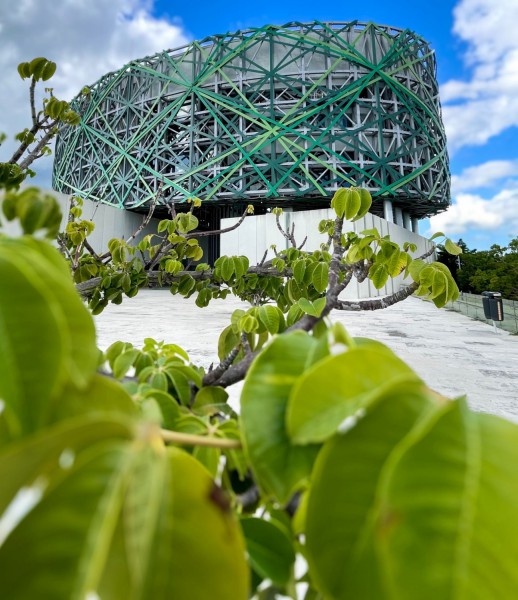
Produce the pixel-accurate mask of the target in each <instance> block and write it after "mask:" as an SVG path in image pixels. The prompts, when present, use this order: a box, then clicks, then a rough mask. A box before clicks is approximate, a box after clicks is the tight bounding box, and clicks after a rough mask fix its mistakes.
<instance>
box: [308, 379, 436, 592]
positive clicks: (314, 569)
mask: <svg viewBox="0 0 518 600" xmlns="http://www.w3.org/2000/svg"><path fill="white" fill-rule="evenodd" d="M429 405H430V401H429V399H428V398H427V396H426V395H425V394H423V391H422V387H421V386H420V385H416V384H412V383H407V384H401V385H399V386H398V387H395V388H394V389H393V390H392V391H391V392H389V393H387V394H386V395H385V396H384V398H383V399H378V402H377V403H376V404H374V405H373V406H372V407H371V410H370V411H369V412H368V413H367V415H366V416H365V417H364V418H363V419H361V420H360V421H359V422H358V423H357V424H356V426H355V427H353V428H352V429H351V430H349V431H348V432H347V433H345V434H339V435H336V436H334V437H333V438H331V439H330V440H329V441H328V442H327V443H326V444H325V445H324V447H323V448H322V451H321V452H320V454H319V456H318V459H317V461H316V463H315V468H314V471H313V475H312V486H311V489H310V493H309V498H308V501H307V507H306V540H307V553H306V556H307V559H308V563H309V566H310V572H311V575H312V578H313V580H314V581H315V583H316V584H317V586H318V587H319V589H320V590H321V591H322V592H323V593H324V596H325V597H326V598H333V599H342V598H343V599H345V598H347V599H348V598H365V599H367V598H372V599H376V600H377V599H378V598H383V596H381V595H380V593H381V592H380V588H381V582H380V574H379V571H378V569H377V565H376V562H375V557H374V555H373V548H372V542H373V540H372V535H373V534H372V518H373V513H374V511H375V507H376V499H377V488H378V483H379V477H380V474H381V472H382V469H383V467H384V465H385V463H386V461H387V459H388V457H389V456H390V453H391V452H392V450H393V449H394V447H395V446H396V445H397V444H398V442H399V441H400V440H401V438H403V437H404V436H405V435H406V434H407V433H408V431H409V430H410V429H411V428H412V426H413V425H414V423H415V421H416V419H417V418H418V417H419V415H420V414H421V413H422V412H423V411H425V409H426V408H427V407H429Z"/></svg>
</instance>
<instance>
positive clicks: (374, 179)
mask: <svg viewBox="0 0 518 600" xmlns="http://www.w3.org/2000/svg"><path fill="white" fill-rule="evenodd" d="M72 106H73V108H74V109H75V110H76V111H78V112H80V114H81V115H82V120H81V124H80V125H79V127H76V128H67V129H65V130H64V131H63V132H62V133H61V134H60V136H59V138H58V142H57V146H56V158H55V162H54V175H53V184H54V187H55V189H57V190H59V191H62V192H66V193H75V194H78V195H80V196H82V197H84V198H89V199H91V200H94V201H101V202H104V203H107V204H112V205H115V206H119V207H121V208H122V207H123V208H137V207H140V206H143V205H146V204H147V203H149V201H150V199H151V198H152V197H153V196H154V195H155V194H156V191H157V189H158V186H159V184H160V183H162V184H163V190H164V200H163V201H164V202H167V201H168V200H169V199H174V200H175V201H176V202H184V201H186V200H187V199H188V198H190V197H193V196H197V197H199V198H201V199H203V200H210V201H211V202H217V203H220V204H221V203H228V204H232V203H236V202H247V203H249V202H251V203H264V204H279V205H284V206H295V207H301V208H303V207H306V206H307V205H309V204H310V203H313V204H314V203H318V202H319V201H320V202H322V201H326V202H327V201H328V199H329V197H330V196H331V195H332V194H333V193H334V191H335V190H336V189H337V188H339V187H342V186H344V185H346V186H347V185H351V184H354V185H360V186H363V187H366V188H368V189H369V191H370V192H371V194H372V196H373V198H374V199H375V202H374V204H373V212H376V213H378V214H382V212H383V209H382V202H381V200H382V199H391V200H392V202H393V205H394V206H396V207H400V208H402V209H403V210H405V211H406V212H408V213H409V214H410V215H411V216H413V217H417V218H422V217H425V216H430V215H433V214H435V213H437V212H439V211H441V210H444V209H445V208H447V206H448V204H449V191H450V176H449V168H448V155H447V152H446V138H445V134H444V127H443V124H442V120H441V109H440V103H439V94H438V87H437V81H436V63H435V58H434V54H433V51H432V50H431V49H430V47H429V46H428V44H427V43H426V42H425V41H424V40H423V39H422V38H420V37H419V36H417V35H416V34H415V33H413V32H411V31H409V30H400V29H394V28H391V27H386V26H380V25H375V24H373V23H366V24H365V23H358V22H352V23H320V22H312V23H290V24H288V25H285V26H282V27H277V26H266V27H262V28H260V29H250V30H247V31H238V32H236V33H229V34H226V35H216V36H212V37H209V38H206V39H204V40H202V41H200V42H193V43H192V44H189V45H188V46H185V47H183V48H179V49H177V50H167V51H164V52H161V53H159V54H156V55H154V56H150V57H146V58H142V59H139V60H135V61H132V62H130V63H128V64H127V65H125V66H124V67H123V68H122V69H120V70H119V71H116V72H114V73H108V74H107V75H105V76H104V77H102V78H101V79H99V81H97V82H96V83H95V84H94V85H92V86H91V87H90V88H89V93H88V94H87V95H79V96H77V97H76V98H75V99H74V100H73V102H72ZM376 200H378V201H377V202H376Z"/></svg>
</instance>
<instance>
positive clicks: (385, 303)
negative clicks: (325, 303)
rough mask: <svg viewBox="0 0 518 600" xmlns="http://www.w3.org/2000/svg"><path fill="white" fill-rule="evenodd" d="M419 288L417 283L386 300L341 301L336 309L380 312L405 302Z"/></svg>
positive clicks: (386, 297)
mask: <svg viewBox="0 0 518 600" xmlns="http://www.w3.org/2000/svg"><path fill="white" fill-rule="evenodd" d="M418 287H419V284H418V283H416V282H413V283H411V284H410V285H409V286H408V287H406V288H403V289H401V290H399V292H396V293H395V294H391V295H390V296H385V297H384V298H375V299H373V300H358V301H357V302H352V301H349V300H339V301H338V302H337V303H336V306H335V308H336V309H337V310H348V311H359V310H379V309H382V308H388V307H389V306H392V305H393V304H397V303H398V302H401V301H402V300H405V299H406V298H408V297H409V296H411V295H412V294H413V293H414V292H415V291H416V290H417V288H418Z"/></svg>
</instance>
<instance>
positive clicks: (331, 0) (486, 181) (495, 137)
mask: <svg viewBox="0 0 518 600" xmlns="http://www.w3.org/2000/svg"><path fill="white" fill-rule="evenodd" d="M314 19H318V20H335V21H349V20H354V19H359V20H363V21H369V20H372V21H375V22H377V23H381V24H387V25H393V26H396V27H408V28H410V29H413V30H414V31H416V32H417V33H419V34H420V35H421V36H423V37H424V38H425V39H426V40H428V41H429V42H430V43H431V44H432V46H433V48H434V49H435V51H436V54H437V60H438V77H439V82H440V85H441V98H442V103H443V116H444V121H445V125H446V131H447V134H448V144H449V150H450V159H451V171H452V198H453V205H452V207H451V208H450V209H449V210H448V211H447V212H446V213H443V214H441V215H438V216H437V217H434V218H433V219H432V220H431V223H430V232H431V231H437V230H441V231H444V232H445V233H447V234H448V235H449V236H451V237H452V238H454V239H458V238H459V237H462V238H463V239H464V240H465V241H466V242H467V243H468V246H469V247H471V248H478V249H483V248H487V247H489V246H490V245H491V244H493V243H498V244H501V245H506V243H507V242H508V241H509V240H510V239H511V238H512V237H515V236H517V235H518V33H517V31H516V25H517V24H518V0H457V1H455V0H435V1H434V2H431V1H430V0H426V1H424V0H414V1H413V2H409V1H408V0H391V1H390V2H387V1H386V0H371V1H370V2H362V3H358V2H351V3H346V2H343V0H341V1H338V0H327V1H326V2H325V3H324V2H315V0H312V1H306V0H296V1H294V0H283V1H282V2H280V1H279V0H261V1H259V2H257V1H256V2H230V3H220V2H214V1H213V0H212V1H208V0H197V1H196V2H174V1H173V0H16V1H13V2H8V1H7V0H1V1H0V43H1V46H0V48H1V50H2V51H1V53H0V73H1V78H2V86H1V87H0V131H4V132H6V133H7V134H9V135H11V136H12V135H13V134H14V133H16V132H17V131H19V130H21V129H23V128H24V127H25V126H26V125H27V124H28V119H29V113H28V108H27V102H26V96H27V86H26V85H25V84H24V83H23V82H22V81H21V80H20V79H19V77H18V76H17V74H16V65H17V64H18V63H19V62H21V61H23V60H29V59H31V58H34V57H35V56H46V57H47V58H50V59H52V60H54V61H56V62H57V63H58V65H59V68H58V72H57V74H56V77H55V78H54V79H53V85H54V88H55V93H56V95H58V96H60V97H63V98H66V99H70V98H72V97H73V96H74V95H75V94H76V93H77V92H78V91H79V90H80V89H81V88H82V87H83V86H84V85H85V84H91V83H93V82H94V81H95V80H96V79H97V78H98V77H99V76H101V75H102V74H104V73H106V72H107V71H110V70H113V69H117V68H118V67H120V66H122V65H123V64H124V63H125V62H127V61H128V60H130V59H133V58H140V57H142V56H146V55H148V54H153V53H155V52H158V51H160V50H162V49H164V48H174V47H177V46H180V45H182V44H184V43H186V42H188V41H190V40H193V39H199V38H202V37H204V36H207V35H210V34H213V33H224V32H226V31H233V30H236V29H240V28H246V27H253V26H261V25H264V24H266V23H273V24H283V23H286V22H288V21H302V20H314ZM8 150H9V147H8V145H6V146H4V147H3V148H2V149H0V151H1V154H0V160H7V158H8V157H7V154H8ZM41 172H42V175H41V177H40V181H39V183H40V184H42V185H45V184H46V185H49V173H50V165H49V164H47V165H44V166H43V168H42V169H41ZM423 229H424V230H425V231H424V233H427V231H426V227H424V228H423Z"/></svg>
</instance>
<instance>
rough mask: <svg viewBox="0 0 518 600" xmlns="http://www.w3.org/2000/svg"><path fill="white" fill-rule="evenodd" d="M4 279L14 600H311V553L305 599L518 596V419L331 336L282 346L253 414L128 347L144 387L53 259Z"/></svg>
mask: <svg viewBox="0 0 518 600" xmlns="http://www.w3.org/2000/svg"><path fill="white" fill-rule="evenodd" d="M0 277H1V278H2V281H9V285H8V286H1V287H0V324H1V328H2V335H1V336H0V397H1V398H2V400H3V411H2V414H1V416H0V431H1V434H0V444H1V450H0V476H1V479H2V482H3V483H2V488H1V493H0V510H1V511H2V514H3V518H2V521H1V528H0V532H1V545H0V564H1V565H2V569H1V570H0V586H1V588H2V589H4V590H9V597H10V598H13V599H17V598H20V599H22V598H23V599H25V598H28V597H48V598H53V599H59V598H63V599H65V598H85V597H89V596H88V594H91V593H93V592H95V593H97V594H98V596H99V597H100V598H102V599H103V600H109V599H110V598H114V599H120V598H170V597H181V598H192V599H202V598H207V599H209V598H210V599H211V600H218V599H220V598H221V599H222V600H227V599H228V598H235V599H239V598H243V599H244V598H247V597H249V594H251V593H253V592H254V591H255V590H256V589H257V586H259V590H261V589H262V588H261V586H263V587H266V588H269V589H270V592H269V593H272V594H273V591H272V590H275V589H277V590H281V591H283V592H284V593H287V594H289V595H293V594H294V593H295V592H294V590H295V577H294V561H295V557H296V555H297V554H300V555H302V556H304V557H305V559H306V560H307V565H308V572H307V574H306V575H305V576H304V577H303V581H305V582H306V584H307V585H309V590H308V592H307V595H306V597H307V598H318V597H321V598H337V599H341V598H344V599H345V598H351V597H356V598H394V597H397V598H415V597H417V596H418V595H419V597H425V598H434V599H435V598H449V597H451V596H453V595H455V596H456V597H459V598H462V597H465V598H472V597H473V598H474V597H480V598H488V597H498V598H514V597H515V596H516V591H517V590H518V573H517V571H516V569H515V565H514V557H515V556H516V555H517V552H518V535H517V534H518V531H517V530H518V520H517V517H516V510H515V505H514V502H515V498H516V495H517V494H518V475H517V473H516V469H515V464H516V461H517V460H518V443H517V440H518V436H517V433H518V432H517V428H516V426H515V425H513V424H511V423H508V422H506V421H504V420H502V419H499V418H497V417H494V416H490V415H484V414H477V413H473V412H471V411H470V410H469V409H468V407H467V405H466V402H465V400H464V399H462V398H461V399H458V400H455V401H449V400H446V399H445V398H442V397H439V396H438V395H437V394H435V393H434V392H432V391H431V390H429V389H428V388H427V387H426V386H425V384H424V383H423V382H422V381H421V380H420V379H419V378H418V376H417V375H416V374H415V373H413V372H412V370H411V369H410V368H409V367H407V366H406V365H405V364H404V363H403V362H402V361H400V360H399V359H398V358H397V357H396V356H395V355H394V354H393V353H392V352H391V351H390V350H389V349H388V348H386V347H385V346H383V345H382V344H379V343H377V342H374V341H372V340H367V339H362V338H356V339H352V338H350V337H349V336H348V335H347V333H346V332H345V331H344V330H343V329H341V328H340V327H338V326H336V325H334V326H329V325H327V324H324V323H322V324H321V325H320V326H319V327H317V328H315V329H314V330H313V331H312V332H311V333H308V332H305V331H293V332H291V333H286V334H282V335H278V336H277V337H274V339H273V341H271V342H270V343H269V344H268V345H267V346H266V347H265V349H264V350H263V351H262V353H261V354H260V355H259V357H258V358H257V359H256V360H255V361H254V362H253V364H252V366H251V368H250V369H249V371H248V373H247V375H246V379H245V385H244V388H243V392H242V396H241V415H240V416H239V417H238V416H237V415H236V414H234V413H233V411H232V410H231V409H230V408H229V407H228V406H227V404H226V394H225V392H224V390H222V389H220V388H210V387H209V388H204V387H202V388H201V389H200V391H199V392H198V395H197V396H196V397H195V399H194V402H191V401H190V400H189V399H188V398H187V396H185V398H184V401H182V394H181V393H180V391H179V390H181V389H182V381H184V380H186V379H187V380H188V379H189V378H191V379H192V378H194V379H196V378H198V380H199V378H200V376H201V370H200V369H199V368H198V367H196V366H194V365H191V364H190V362H189V360H188V357H187V356H186V354H185V352H184V351H183V350H182V349H180V348H178V347H176V346H173V345H161V344H157V343H156V342H154V341H152V340H148V341H147V343H146V347H145V348H144V349H143V350H136V349H133V348H128V347H123V346H118V347H112V349H111V351H110V352H109V353H108V355H109V363H110V364H112V368H113V371H118V370H120V369H122V370H121V371H120V372H124V370H125V369H124V365H122V367H121V364H122V363H126V364H127V363H128V362H131V363H133V364H136V367H137V376H136V377H135V378H134V379H133V380H132V381H131V382H129V383H128V384H127V385H126V389H125V388H124V386H122V385H120V384H119V383H117V382H116V381H114V380H113V378H110V377H108V376H107V374H106V373H105V374H99V373H98V372H97V366H98V364H99V362H100V361H101V360H102V359H101V358H100V356H99V353H98V351H97V350H96V346H95V332H94V326H93V323H92V319H91V317H90V315H89V314H88V311H87V310H86V308H85V307H84V306H83V305H82V303H81V301H80V300H79V298H78V296H77V295H76V293H75V291H74V289H73V286H72V284H71V282H70V279H69V273H68V270H67V267H66V264H65V262H64V261H63V259H62V258H61V257H60V256H59V254H58V252H57V251H56V250H55V249H53V248H52V247H50V246H49V245H47V243H46V242H39V241H36V240H34V239H30V238H22V239H17V240H14V239H9V238H0ZM128 352H130V353H131V354H132V356H131V360H130V358H129V357H128ZM146 369H147V372H146ZM144 372H145V373H146V374H145V375H144V376H142V377H140V379H142V380H144V381H145V382H147V383H141V384H138V380H139V375H138V373H140V375H142V373H144ZM178 397H179V398H180V402H179V401H178ZM240 440H242V444H243V447H242V446H241V443H240ZM166 444H170V445H166ZM180 447H184V448H188V450H185V449H181V448H180ZM215 482H216V483H215ZM254 482H255V483H254ZM13 506H14V507H16V506H17V509H16V508H13ZM20 510H22V511H23V514H20ZM495 540H498V543H495ZM245 547H246V550H247V553H248V557H249V560H248V564H247V561H246V560H245ZM250 582H251V584H250ZM266 582H270V583H266ZM259 593H260V594H261V593H262V594H263V595H265V594H266V592H265V591H264V590H263V591H262V592H261V591H259ZM319 594H320V595H319ZM264 597H266V596H264ZM270 597H273V595H272V596H270Z"/></svg>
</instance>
